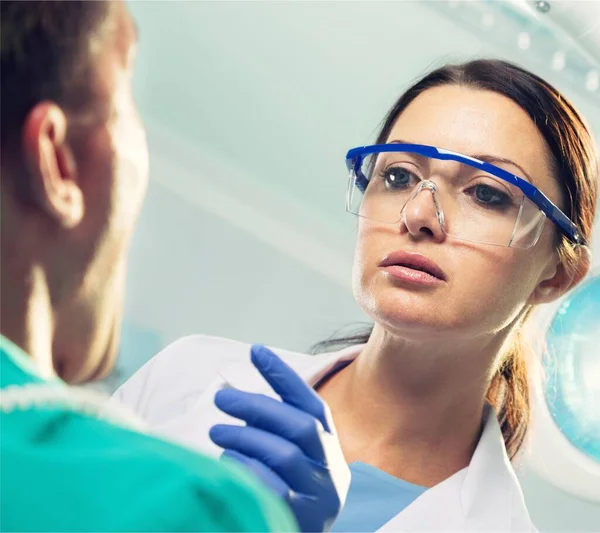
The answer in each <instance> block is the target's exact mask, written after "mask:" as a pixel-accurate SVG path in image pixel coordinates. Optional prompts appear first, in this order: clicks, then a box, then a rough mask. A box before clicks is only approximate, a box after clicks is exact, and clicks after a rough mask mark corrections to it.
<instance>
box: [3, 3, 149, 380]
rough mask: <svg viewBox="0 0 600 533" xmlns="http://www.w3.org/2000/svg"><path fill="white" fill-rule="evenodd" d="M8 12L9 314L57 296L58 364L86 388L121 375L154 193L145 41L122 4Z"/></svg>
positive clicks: (53, 321) (53, 320) (53, 311)
mask: <svg viewBox="0 0 600 533" xmlns="http://www.w3.org/2000/svg"><path fill="white" fill-rule="evenodd" d="M0 5H1V9H2V34H1V42H2V48H1V55H2V64H1V71H2V93H1V94H2V96H1V97H2V102H1V105H2V119H1V122H2V128H1V133H2V136H1V145H2V161H1V165H2V166H1V168H2V175H1V185H2V209H1V214H2V267H3V276H2V285H3V286H2V300H3V301H2V309H3V312H4V314H6V313H7V311H10V310H11V309H12V308H13V307H11V305H10V304H11V302H10V301H9V302H8V303H7V301H6V300H7V299H9V298H12V299H13V300H14V301H15V305H14V309H15V312H19V311H20V307H19V306H21V307H22V306H23V303H19V302H18V299H19V297H18V294H19V292H21V293H22V294H26V295H27V298H28V299H29V300H31V299H32V298H37V299H38V301H39V300H40V298H42V299H43V298H44V297H45V298H46V300H47V302H48V303H49V308H50V315H51V317H50V320H49V321H48V322H49V323H48V325H47V326H46V327H49V328H51V329H50V333H51V338H52V342H53V350H52V354H53V363H54V366H55V368H56V370H57V371H58V373H59V375H61V376H62V377H63V378H65V379H67V380H68V381H85V380H88V379H91V378H93V377H97V376H98V375H100V374H102V373H104V372H105V371H106V370H108V369H109V368H110V367H111V366H112V361H113V358H114V354H115V353H116V347H117V342H118V336H119V326H120V317H121V307H122V299H123V290H124V278H125V260H126V252H127V248H128V244H129V240H130V236H131V233H132V230H133V226H134V223H135V220H136V218H137V214H138V212H139V209H140V207H141V203H142V200H143V197H144V193H145V189H146V184H147V175H148V152H147V146H146V139H145V133H144V128H143V126H142V124H141V121H140V119H139V116H138V114H137V110H136V106H135V103H134V100H133V96H132V88H131V81H132V71H133V61H134V55H135V49H136V44H137V33H136V29H135V26H134V23H133V21H132V19H131V16H130V15H129V13H128V11H127V9H126V6H125V4H124V3H123V2H121V1H118V0H115V1H94V2H91V1H85V0H84V1H77V2H73V1H53V2H46V1H43V0H42V1H35V2H22V1H18V0H17V1H5V0H3V1H2V3H1V4H0ZM5 266H6V267H7V268H5ZM5 270H6V272H7V273H10V275H11V276H12V278H13V279H7V278H6V277H5V274H4V271H5ZM6 275H8V274H6ZM40 280H43V283H42V285H43V289H40ZM35 291H37V293H36V294H32V293H33V292H35ZM40 291H41V293H45V294H41V293H40ZM24 311H25V312H28V313H32V312H38V313H39V308H38V309H37V310H32V309H28V308H27V305H26V306H25V308H24ZM5 318H7V317H5V316H3V323H4V322H6V320H4V319H5ZM35 318H36V320H37V319H38V318H39V317H37V316H36V317H35ZM41 318H42V320H43V318H44V317H41ZM3 331H4V327H3Z"/></svg>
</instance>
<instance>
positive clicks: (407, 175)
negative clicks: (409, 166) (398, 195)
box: [383, 167, 418, 189]
mask: <svg viewBox="0 0 600 533" xmlns="http://www.w3.org/2000/svg"><path fill="white" fill-rule="evenodd" d="M383 180H384V182H385V185H386V187H387V188H388V189H398V188H404V187H407V186H409V185H411V183H413V182H414V181H416V180H418V178H417V177H416V176H415V174H414V173H412V172H410V171H408V170H406V169H405V168H402V167H393V168H388V169H386V170H385V171H384V172H383Z"/></svg>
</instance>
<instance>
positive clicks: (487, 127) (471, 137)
mask: <svg viewBox="0 0 600 533" xmlns="http://www.w3.org/2000/svg"><path fill="white" fill-rule="evenodd" d="M394 141H401V142H408V143H417V144H427V145H431V146H436V147H439V148H445V149H448V150H452V151H455V152H459V153H461V154H465V155H475V154H477V155H480V154H486V155H489V156H494V157H499V158H504V159H508V160H511V161H513V162H514V163H516V164H517V165H519V166H520V167H522V169H523V170H524V171H525V172H526V173H527V174H528V175H529V176H530V177H531V179H532V181H533V183H534V185H536V186H537V187H538V188H539V189H541V190H542V191H543V192H544V193H545V194H546V195H547V196H548V197H549V198H550V199H551V200H552V201H553V202H555V203H557V204H559V205H560V203H561V202H560V193H559V187H558V184H557V183H556V181H555V178H553V176H552V170H551V166H550V161H549V152H548V148H547V146H546V144H545V141H544V139H543V137H542V135H541V133H540V132H539V131H538V130H537V128H536V126H535V124H534V123H533V122H532V120H531V119H530V118H529V116H528V115H527V113H526V112H525V111H524V110H523V109H521V108H520V107H519V106H518V105H517V104H516V103H514V102H513V101H512V100H510V99H508V98H506V97H504V96H502V95H499V94H497V93H493V92H490V91H483V90H476V89H470V88H466V87H460V86H454V85H452V86H444V87H437V88H433V89H430V90H428V91H426V92H424V93H422V94H421V95H420V96H418V97H417V98H416V99H415V100H414V101H413V102H412V103H411V104H410V105H409V106H408V107H407V108H406V109H405V110H404V112H403V113H402V114H401V115H400V116H399V117H398V118H397V120H396V122H395V124H394V126H393V128H392V131H391V133H390V136H389V138H388V139H387V140H386V142H387V143H390V142H394ZM442 165H443V163H442ZM499 166H501V167H502V168H504V169H505V170H508V171H509V172H511V173H512V174H516V175H517V176H521V177H524V178H525V176H524V175H523V172H522V170H521V169H519V168H518V167H516V166H513V165H511V164H505V163H503V164H501V165H499ZM448 168H450V167H448ZM442 174H444V175H443V176H442ZM430 179H431V180H432V181H434V182H439V181H440V180H444V179H447V173H441V174H440V175H439V176H437V175H435V173H434V175H431V176H430ZM401 207H402V206H400V208H401ZM442 210H443V202H442ZM444 214H445V215H446V216H447V217H448V218H449V217H450V216H451V213H449V212H445V213H444ZM452 222H453V221H452V220H448V223H449V225H452ZM554 238H555V230H554V228H553V224H552V223H551V222H549V221H546V222H545V225H544V229H543V232H542V234H541V236H540V239H539V240H538V242H537V244H536V245H535V246H533V247H532V248H529V249H522V248H509V247H506V246H491V245H486V244H477V243H472V242H466V241H461V240H458V239H456V238H453V237H450V236H447V235H446V234H445V233H444V232H443V231H442V229H441V227H440V224H439V222H438V221H437V219H436V216H435V209H434V208H433V197H432V194H431V192H429V191H426V190H424V191H421V192H420V193H419V194H418V195H417V196H416V197H415V198H414V199H413V200H411V201H410V202H409V204H407V207H406V211H405V219H404V221H402V222H399V223H397V224H382V223H378V222H374V221H372V220H368V219H364V218H359V230H358V242H357V247H356V254H355V262H354V276H353V278H354V279H353V282H354V293H355V297H356V299H357V301H358V302H359V304H360V305H361V307H362V308H363V309H364V310H365V311H366V312H367V313H368V314H369V315H371V317H372V318H373V320H375V322H377V323H379V324H381V325H382V326H383V327H384V328H385V329H386V330H388V331H391V332H394V333H396V334H398V335H400V336H402V337H405V338H414V339H415V340H418V339H419V338H423V335H426V336H427V337H426V338H431V337H435V336H439V335H442V336H444V337H448V336H449V335H450V336H454V335H456V336H458V335H460V336H461V337H462V338H464V336H465V335H467V336H480V335H486V334H491V333H494V332H496V331H499V330H500V329H502V328H504V327H506V326H508V325H509V324H511V323H512V322H513V321H514V320H515V319H516V318H517V317H518V315H519V313H520V311H522V310H523V308H524V306H525V305H526V304H528V303H531V304H535V303H539V302H540V301H542V300H548V299H551V298H552V295H553V294H554V293H553V289H552V287H553V286H554V285H555V280H554V276H555V273H556V270H557V254H556V252H555V249H554ZM398 250H401V251H404V252H409V253H417V254H421V255H423V256H425V257H426V258H427V259H429V260H431V261H433V262H435V263H436V264H437V265H438V267H439V268H440V269H441V270H442V271H443V273H444V276H443V278H444V280H443V281H440V282H434V283H430V284H427V283H426V284H421V283H413V282H411V281H407V280H406V279H403V278H402V277H401V276H400V277H398V276H395V275H393V274H391V273H390V269H385V268H384V267H382V266H380V264H381V262H382V261H383V260H384V259H385V258H386V257H387V256H388V255H389V254H391V253H392V252H395V251H398ZM392 270H393V269H392ZM557 296H558V295H557Z"/></svg>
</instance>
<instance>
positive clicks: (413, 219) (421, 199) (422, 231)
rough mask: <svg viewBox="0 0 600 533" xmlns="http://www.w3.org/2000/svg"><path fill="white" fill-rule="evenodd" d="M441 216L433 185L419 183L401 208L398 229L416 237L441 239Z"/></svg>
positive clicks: (442, 231) (442, 234) (442, 233)
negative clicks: (417, 187)
mask: <svg viewBox="0 0 600 533" xmlns="http://www.w3.org/2000/svg"><path fill="white" fill-rule="evenodd" d="M443 217H444V215H443V213H442V211H441V206H440V205H439V203H438V200H437V197H436V193H435V185H433V184H432V186H430V187H429V186H423V185H421V187H419V189H418V190H417V191H415V193H414V194H413V195H412V196H411V198H410V199H409V200H408V202H407V203H406V204H405V206H404V208H403V209H402V219H401V223H400V224H401V227H400V230H401V232H404V231H406V232H407V233H410V234H411V235H412V236H413V237H416V238H419V237H423V236H429V237H433V238H434V239H435V240H436V241H442V240H443V239H444V237H445V233H444V230H443V229H442V224H443Z"/></svg>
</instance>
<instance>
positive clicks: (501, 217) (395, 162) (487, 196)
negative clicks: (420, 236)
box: [347, 152, 545, 248]
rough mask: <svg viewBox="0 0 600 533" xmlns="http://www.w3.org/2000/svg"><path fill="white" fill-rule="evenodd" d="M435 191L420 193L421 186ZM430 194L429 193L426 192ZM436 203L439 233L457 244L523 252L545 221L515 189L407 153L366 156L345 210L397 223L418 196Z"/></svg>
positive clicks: (455, 166) (461, 166) (474, 170)
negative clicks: (430, 185) (429, 183)
mask: <svg viewBox="0 0 600 533" xmlns="http://www.w3.org/2000/svg"><path fill="white" fill-rule="evenodd" d="M429 180H431V182H432V183H433V184H435V187H427V191H424V190H423V182H429ZM431 189H434V190H431ZM430 195H435V200H436V202H433V200H434V199H433V198H428V201H432V202H433V203H434V204H437V207H436V210H437V209H439V210H441V211H443V216H442V214H441V213H439V212H438V213H437V215H438V216H437V219H436V218H435V217H432V220H431V223H432V224H439V223H440V222H439V221H443V224H442V229H443V231H444V232H445V233H446V234H447V235H450V236H453V237H456V238H458V239H461V240H466V241H472V242H479V243H486V244H495V245H501V246H515V247H522V248H528V247H530V246H533V245H534V244H535V243H536V242H537V239H538V238H539V235H540V233H541V230H542V228H543V224H544V220H545V216H544V214H543V213H542V212H541V211H540V210H539V209H538V207H537V206H536V205H535V204H534V203H533V202H531V201H530V200H529V199H528V198H527V197H526V196H525V195H524V194H523V192H522V191H521V190H520V189H519V188H518V187H516V186H514V185H512V184H510V183H508V182H506V181H504V180H502V179H500V178H498V177H496V176H493V175H491V174H488V173H486V172H483V171H482V170H479V169H477V168H475V167H471V166H470V165H467V164H464V163H458V162H456V161H440V160H437V159H432V158H428V157H425V156H421V155H418V154H413V153H410V152H387V153H379V154H373V155H370V156H368V157H366V158H365V159H364V160H363V161H362V164H361V165H360V167H359V168H357V169H354V170H353V171H352V172H351V173H350V182H349V190H348V198H347V210H348V211H350V212H351V213H354V214H356V215H358V216H360V217H363V218H366V219H369V220H373V221H376V222H381V223H388V224H397V223H399V222H400V220H401V219H402V217H403V214H404V216H406V217H409V216H411V212H412V209H410V207H411V205H412V204H411V202H423V201H425V200H424V199H423V197H424V196H427V197H429V196H430Z"/></svg>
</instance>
